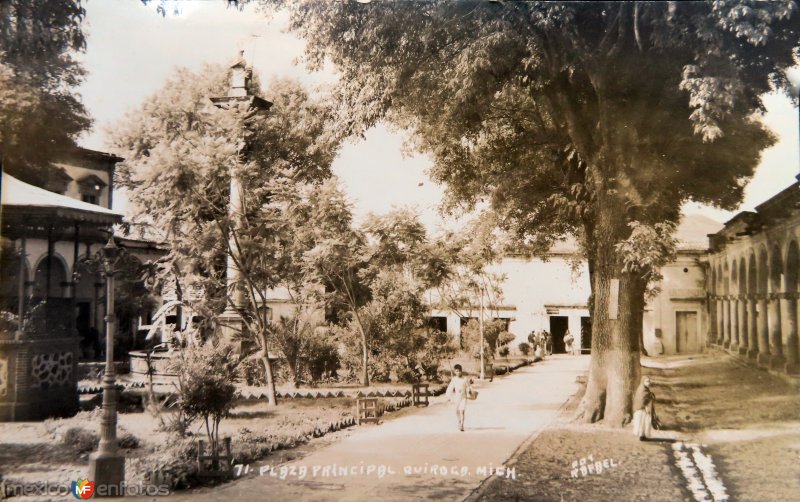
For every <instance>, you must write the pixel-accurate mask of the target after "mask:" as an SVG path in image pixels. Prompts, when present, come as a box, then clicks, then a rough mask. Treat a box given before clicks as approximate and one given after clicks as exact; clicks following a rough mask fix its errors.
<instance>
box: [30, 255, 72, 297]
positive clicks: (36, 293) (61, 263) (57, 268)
mask: <svg viewBox="0 0 800 502" xmlns="http://www.w3.org/2000/svg"><path fill="white" fill-rule="evenodd" d="M48 263H49V266H50V289H49V291H48V290H47V283H48V281H47V270H48ZM67 270H69V267H67V262H66V261H65V260H64V258H63V257H62V256H61V255H59V254H57V253H54V254H53V255H51V256H48V255H44V256H42V257H41V258H40V259H39V262H38V263H37V264H36V268H35V269H34V273H33V290H32V291H31V295H32V296H33V297H34V298H64V297H65V296H67V295H66V292H65V291H64V289H65V288H64V286H63V285H64V284H65V283H66V282H67V280H68V279H67Z"/></svg>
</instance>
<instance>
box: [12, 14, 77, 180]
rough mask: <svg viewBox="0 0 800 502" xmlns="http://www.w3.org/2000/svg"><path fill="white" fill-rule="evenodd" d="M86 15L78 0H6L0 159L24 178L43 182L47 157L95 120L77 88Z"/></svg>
mask: <svg viewBox="0 0 800 502" xmlns="http://www.w3.org/2000/svg"><path fill="white" fill-rule="evenodd" d="M84 15H85V11H84V9H83V6H82V5H81V1H80V0H4V1H3V2H0V162H2V166H3V169H4V170H6V171H7V172H8V173H9V174H12V175H14V176H17V177H19V178H20V179H22V180H24V181H27V182H30V183H34V184H37V185H43V184H44V183H45V182H46V181H47V176H48V169H47V167H48V166H47V163H48V162H49V161H51V160H53V159H54V158H56V157H57V156H58V155H59V154H63V153H64V152H65V151H67V150H69V149H70V148H72V147H74V146H75V140H76V139H77V137H78V135H80V134H81V133H82V132H84V131H86V130H87V129H88V128H89V127H90V126H91V120H90V118H89V116H88V114H87V112H86V109H85V108H84V106H83V104H82V103H81V101H80V98H79V97H78V95H77V94H76V93H75V88H76V87H77V86H78V85H79V84H80V83H81V82H82V80H83V76H84V70H83V68H82V66H81V64H80V62H79V61H78V60H77V59H76V54H77V53H79V52H82V51H83V50H84V49H85V47H86V39H85V37H84V33H83V19H84Z"/></svg>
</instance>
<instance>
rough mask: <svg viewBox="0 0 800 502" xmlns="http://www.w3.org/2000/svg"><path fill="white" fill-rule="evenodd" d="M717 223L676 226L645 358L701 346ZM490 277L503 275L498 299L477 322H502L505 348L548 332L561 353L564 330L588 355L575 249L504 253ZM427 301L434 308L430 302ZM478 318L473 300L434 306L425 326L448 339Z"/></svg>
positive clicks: (649, 316) (585, 276) (585, 289)
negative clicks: (711, 237) (507, 336)
mask: <svg viewBox="0 0 800 502" xmlns="http://www.w3.org/2000/svg"><path fill="white" fill-rule="evenodd" d="M720 227H721V224H719V223H717V222H715V221H713V220H710V219H708V218H705V217H702V216H687V217H685V218H684V219H683V221H682V222H681V224H680V226H679V227H678V233H677V237H678V240H679V244H678V252H677V256H676V259H675V260H674V261H673V262H672V263H670V264H668V265H667V266H665V267H664V268H663V269H662V271H661V273H662V276H663V278H662V281H661V283H660V284H659V285H658V288H657V289H656V293H655V294H654V295H653V296H652V297H651V298H650V299H649V301H648V303H647V305H646V307H645V312H644V320H643V326H642V329H643V343H644V346H645V349H646V350H647V351H648V353H650V354H652V355H661V354H677V353H695V352H700V351H702V350H703V349H704V348H705V346H706V341H707V338H706V332H707V330H708V329H709V326H710V322H709V316H708V312H707V308H706V304H707V298H706V290H705V283H706V269H707V267H708V255H707V245H706V243H707V239H708V237H707V236H708V234H709V233H711V232H715V231H717V230H719V228H720ZM489 272H491V273H493V274H496V275H499V276H502V277H504V280H503V281H502V284H501V289H502V294H501V296H500V297H499V298H497V299H496V300H494V299H490V298H488V295H487V298H486V300H485V302H484V305H483V309H482V310H483V315H484V319H487V320H488V319H503V320H505V321H506V325H507V329H508V331H509V332H510V333H512V334H513V335H515V340H514V342H513V343H512V346H514V347H516V346H517V345H518V344H519V343H520V342H523V341H526V340H527V337H528V334H529V333H530V332H532V331H543V330H546V331H549V332H550V333H551V334H552V335H553V351H554V352H555V353H563V352H564V351H565V346H564V342H563V337H564V335H565V334H566V332H567V330H569V332H570V333H571V334H572V335H573V336H574V337H575V342H574V343H575V347H576V352H577V351H578V350H580V352H581V353H584V354H587V353H589V352H590V351H591V345H592V343H591V336H592V329H591V326H592V324H591V319H590V316H589V306H588V304H587V301H588V299H589V295H590V294H591V287H590V283H589V272H588V267H587V265H586V262H585V261H584V260H582V259H581V257H580V255H579V252H578V249H577V246H576V245H575V244H574V243H571V242H561V243H559V244H557V245H556V246H554V247H553V248H552V249H551V250H550V253H549V254H548V256H547V257H546V259H541V258H529V257H523V256H506V257H505V258H503V259H502V260H501V261H500V263H498V264H496V265H493V266H491V267H490V268H489ZM431 303H434V304H435V303H436V302H435V301H432V302H431ZM480 315H481V306H480V305H478V304H477V302H473V304H472V305H465V306H462V307H461V308H460V309H459V310H458V311H456V310H442V309H433V310H432V312H431V316H432V322H433V323H434V325H435V326H437V327H438V328H439V329H442V330H446V331H447V332H448V333H450V334H451V335H452V336H453V337H454V338H458V337H459V336H460V334H461V327H462V326H463V325H464V324H465V323H466V322H468V321H469V319H473V318H478V317H479V316H480Z"/></svg>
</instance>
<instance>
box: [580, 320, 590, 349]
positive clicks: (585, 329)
mask: <svg viewBox="0 0 800 502" xmlns="http://www.w3.org/2000/svg"><path fill="white" fill-rule="evenodd" d="M591 353H592V318H591V317H581V354H591Z"/></svg>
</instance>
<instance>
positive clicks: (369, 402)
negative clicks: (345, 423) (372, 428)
mask: <svg viewBox="0 0 800 502" xmlns="http://www.w3.org/2000/svg"><path fill="white" fill-rule="evenodd" d="M356 412H357V415H356V416H357V417H358V424H359V425H361V424H362V423H370V422H371V423H375V424H377V423H378V418H379V416H380V410H379V409H378V398H377V397H359V398H358V400H357V401H356Z"/></svg>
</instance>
